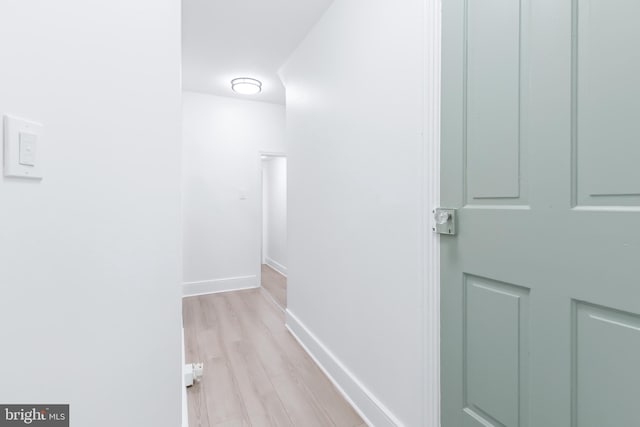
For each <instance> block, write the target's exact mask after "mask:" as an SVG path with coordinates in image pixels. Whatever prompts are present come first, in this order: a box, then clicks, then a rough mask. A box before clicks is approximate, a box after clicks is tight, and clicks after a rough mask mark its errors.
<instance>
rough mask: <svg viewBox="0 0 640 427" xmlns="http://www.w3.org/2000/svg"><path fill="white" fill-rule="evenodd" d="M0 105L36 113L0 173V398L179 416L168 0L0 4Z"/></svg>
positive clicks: (174, 122)
mask: <svg viewBox="0 0 640 427" xmlns="http://www.w3.org/2000/svg"><path fill="white" fill-rule="evenodd" d="M0 52H2V54H1V55H2V66H0V113H2V114H7V113H8V114H13V115H16V116H22V117H25V118H29V119H32V120H35V121H39V122H41V123H43V124H44V126H45V128H44V132H45V139H44V140H42V149H43V151H42V152H41V154H42V156H41V158H42V160H43V161H44V163H43V166H44V179H43V180H42V181H41V182H37V181H25V180H20V179H10V178H3V177H0V206H2V208H1V209H0V287H1V288H2V295H1V297H0V325H2V326H1V327H0V342H1V343H2V352H1V353H0V379H1V380H0V402H2V403H11V402H13V403H70V404H71V425H74V426H92V427H113V426H116V425H118V426H149V427H152V426H154V427H155V426H166V427H169V426H171V427H175V426H177V425H179V424H180V422H181V403H180V400H181V389H180V383H181V380H180V374H181V366H180V359H181V354H180V343H181V340H180V293H179V291H180V288H179V282H180V270H181V268H180V258H181V256H180V218H179V217H180V200H179V197H180V196H179V190H180V188H179V183H180V2H179V1H178V0H160V1H158V0H111V1H108V2H105V1H96V0H89V1H87V0H59V1H55V2H52V1H48V0H20V1H13V0H7V1H2V2H0Z"/></svg>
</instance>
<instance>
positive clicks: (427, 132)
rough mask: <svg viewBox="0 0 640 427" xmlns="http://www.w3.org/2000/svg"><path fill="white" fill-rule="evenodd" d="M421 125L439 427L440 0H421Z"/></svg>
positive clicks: (428, 314)
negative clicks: (435, 228)
mask: <svg viewBox="0 0 640 427" xmlns="http://www.w3.org/2000/svg"><path fill="white" fill-rule="evenodd" d="M424 14H425V32H424V37H425V52H424V55H425V62H424V65H425V67H424V69H425V76H424V83H425V84H424V114H425V116H424V129H423V147H424V153H423V154H424V162H423V190H424V191H423V215H424V216H423V221H424V222H423V228H424V234H425V235H424V239H423V253H424V270H423V284H424V286H423V289H424V294H423V296H424V300H423V313H424V314H423V321H424V323H423V325H424V334H423V337H424V353H423V354H424V369H423V378H424V388H423V396H424V404H423V417H422V419H423V420H424V426H426V427H440V238H439V236H438V235H437V234H435V233H433V231H432V229H431V227H432V224H433V215H432V210H433V209H434V208H435V207H438V205H439V203H440V67H441V39H442V36H441V21H442V2H441V0H425V9H424Z"/></svg>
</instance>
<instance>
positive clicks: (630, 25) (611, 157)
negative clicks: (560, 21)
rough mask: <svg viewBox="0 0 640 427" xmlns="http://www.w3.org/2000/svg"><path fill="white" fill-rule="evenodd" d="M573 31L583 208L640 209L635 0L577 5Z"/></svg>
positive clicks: (583, 0) (639, 7) (588, 0)
mask: <svg viewBox="0 0 640 427" xmlns="http://www.w3.org/2000/svg"><path fill="white" fill-rule="evenodd" d="M576 11H577V12H578V13H577V14H575V15H574V21H575V22H574V26H575V31H576V34H577V38H576V40H575V44H574V55H575V61H576V66H575V68H574V70H573V80H574V85H575V86H576V87H575V92H576V93H575V99H574V103H573V108H574V110H575V111H574V116H575V120H576V123H575V135H574V138H575V155H576V167H577V171H576V172H577V174H576V179H577V183H576V187H577V193H578V194H577V202H578V204H579V205H596V206H603V205H605V206H612V205H613V206H638V205H640V168H639V167H638V159H640V143H638V142H639V141H640V120H638V112H639V111H640V79H638V75H640V55H638V54H637V51H638V35H639V34H640V29H638V19H637V18H638V16H640V2H637V1H634V0H577V3H576Z"/></svg>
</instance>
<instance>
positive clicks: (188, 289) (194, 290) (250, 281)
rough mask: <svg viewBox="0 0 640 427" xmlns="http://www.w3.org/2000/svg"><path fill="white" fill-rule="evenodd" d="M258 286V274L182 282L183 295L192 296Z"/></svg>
mask: <svg viewBox="0 0 640 427" xmlns="http://www.w3.org/2000/svg"><path fill="white" fill-rule="evenodd" d="M258 286H259V285H258V277H257V276H240V277H228V278H226V279H213V280H202V281H200V282H186V283H183V284H182V296H183V297H192V296H196V295H205V294H215V293H218V292H230V291H239V290H241V289H252V288H257V287H258Z"/></svg>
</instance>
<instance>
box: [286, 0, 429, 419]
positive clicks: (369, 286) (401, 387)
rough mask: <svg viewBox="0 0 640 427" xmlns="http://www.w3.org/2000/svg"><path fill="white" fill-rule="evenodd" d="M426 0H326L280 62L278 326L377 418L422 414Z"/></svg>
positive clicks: (413, 416)
mask: <svg viewBox="0 0 640 427" xmlns="http://www.w3.org/2000/svg"><path fill="white" fill-rule="evenodd" d="M424 8H425V4H424V1H423V0H408V1H404V2H390V1H386V0H336V1H335V2H334V3H333V5H332V6H331V7H330V8H329V9H328V11H327V12H326V14H325V15H324V16H323V18H322V19H321V20H320V21H319V23H318V24H317V25H316V27H315V28H314V29H313V30H312V31H311V33H310V34H309V36H308V37H307V38H306V39H305V40H304V41H303V43H302V44H301V45H300V46H299V48H298V49H297V51H296V52H295V53H294V54H293V55H292V57H291V58H290V60H289V61H288V63H287V64H286V65H285V66H284V67H283V70H282V76H283V79H284V82H285V86H286V88H287V141H288V144H289V152H288V160H289V165H288V166H289V169H288V172H289V212H288V214H289V263H288V268H289V277H288V279H289V281H288V305H289V315H288V324H289V326H290V328H291V329H292V330H293V331H294V332H295V333H296V334H297V335H298V336H299V338H300V339H301V340H302V341H303V342H304V343H305V344H306V345H307V346H308V347H309V348H310V349H311V351H312V353H314V355H315V356H316V357H317V358H318V359H319V360H320V361H321V363H323V362H324V364H325V368H327V370H328V371H329V372H330V373H332V375H333V376H334V378H335V379H336V380H337V382H338V383H339V384H340V386H341V387H342V388H343V389H344V390H345V391H346V392H347V393H348V394H350V397H351V399H352V400H353V401H354V402H355V403H356V405H357V406H359V407H360V409H361V410H362V411H363V413H364V415H365V416H367V417H368V418H369V420H370V422H372V423H373V424H374V425H378V426H382V425H393V424H404V425H406V426H419V425H423V420H424V418H423V413H422V408H423V406H424V405H423V403H424V402H423V348H424V347H423V346H424V340H423V315H424V313H423V306H422V304H423V286H424V282H423V277H424V271H423V267H424V263H423V260H424V256H425V249H424V241H423V239H424V236H425V233H426V230H425V227H424V224H423V223H424V209H423V208H424V199H423V197H424V190H423V187H424V182H423V176H424V175H425V170H424V162H423V160H424V145H423V137H422V133H423V122H424V116H423V115H424V105H423V95H424V78H425V76H424V71H425V67H424V60H425V57H424V48H425V45H424ZM328 314H330V315H328Z"/></svg>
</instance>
